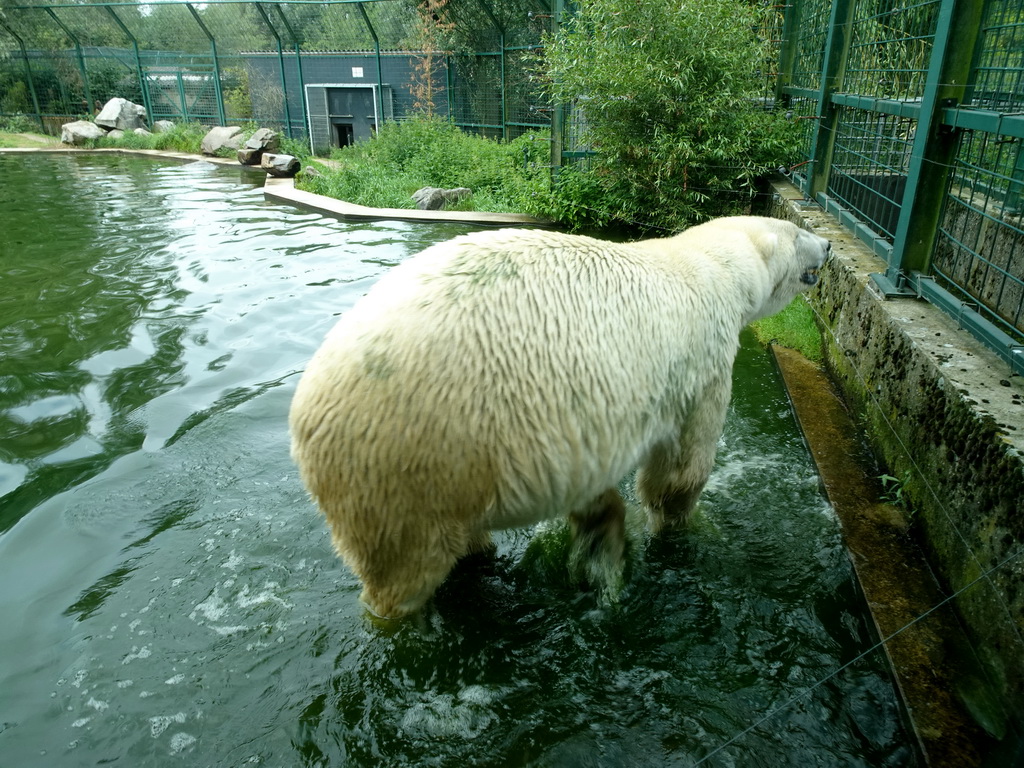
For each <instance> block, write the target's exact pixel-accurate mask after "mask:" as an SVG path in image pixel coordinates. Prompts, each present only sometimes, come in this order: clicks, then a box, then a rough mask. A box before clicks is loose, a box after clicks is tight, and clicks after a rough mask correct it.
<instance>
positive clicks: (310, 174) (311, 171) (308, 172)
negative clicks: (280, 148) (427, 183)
mask: <svg viewBox="0 0 1024 768" xmlns="http://www.w3.org/2000/svg"><path fill="white" fill-rule="evenodd" d="M298 175H299V176H304V177H305V178H307V179H315V178H318V177H320V176H323V174H322V173H320V171H318V170H317V169H316V168H314V167H313V166H312V165H307V166H306V167H305V168H303V169H302V170H301V171H299V173H298ZM1007 386H1009V385H1007Z"/></svg>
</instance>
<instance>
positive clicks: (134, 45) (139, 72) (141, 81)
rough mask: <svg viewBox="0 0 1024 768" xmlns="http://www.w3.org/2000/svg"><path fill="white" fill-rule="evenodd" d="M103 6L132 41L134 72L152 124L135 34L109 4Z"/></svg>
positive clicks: (151, 108) (143, 103)
mask: <svg viewBox="0 0 1024 768" xmlns="http://www.w3.org/2000/svg"><path fill="white" fill-rule="evenodd" d="M103 7H104V9H106V11H107V13H108V14H110V17H111V18H112V19H113V20H114V22H115V23H116V24H117V26H119V27H120V28H121V31H122V32H124V34H125V36H127V38H128V39H129V40H131V41H132V49H133V50H134V51H135V74H136V76H137V77H138V78H139V90H140V91H141V92H142V106H143V107H145V109H146V118H147V119H148V120H150V125H152V124H153V123H152V120H153V105H152V104H151V103H150V99H149V88H148V86H147V84H146V77H145V75H144V74H143V72H142V58H141V57H140V56H139V41H138V40H136V39H135V35H133V34H132V33H131V32H130V31H129V30H128V27H126V26H125V25H124V22H122V21H121V17H120V16H118V15H117V13H115V12H114V9H113V7H111V6H109V5H105V6H103Z"/></svg>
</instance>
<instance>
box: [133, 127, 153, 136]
mask: <svg viewBox="0 0 1024 768" xmlns="http://www.w3.org/2000/svg"><path fill="white" fill-rule="evenodd" d="M132 133H134V134H135V135H136V136H152V135H153V134H152V133H150V132H149V131H147V130H146V129H145V128H136V129H135V130H134V131H132Z"/></svg>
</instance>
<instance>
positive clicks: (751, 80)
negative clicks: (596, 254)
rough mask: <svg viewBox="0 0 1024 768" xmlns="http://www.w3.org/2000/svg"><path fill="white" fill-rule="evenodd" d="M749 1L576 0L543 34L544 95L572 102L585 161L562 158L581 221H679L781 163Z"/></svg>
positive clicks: (744, 189)
mask: <svg viewBox="0 0 1024 768" xmlns="http://www.w3.org/2000/svg"><path fill="white" fill-rule="evenodd" d="M758 13H759V11H758V10H757V9H756V8H753V7H751V5H750V4H749V3H745V2H740V0H675V2H667V0H651V1H650V2H637V0H580V2H579V3H578V6H577V12H576V14H575V15H573V16H572V17H570V18H569V19H567V20H566V22H565V23H564V24H563V25H562V28H561V30H560V31H559V32H558V33H557V34H556V35H554V36H549V38H548V39H547V41H546V43H547V45H546V50H545V58H544V64H543V68H544V71H545V76H546V79H547V81H548V85H549V89H550V91H551V95H552V98H553V99H554V100H555V101H556V102H560V103H563V104H570V105H572V108H573V110H575V112H576V117H577V121H578V124H579V125H580V127H581V131H582V135H583V140H584V142H585V146H589V147H590V148H591V149H593V150H595V151H596V153H597V154H596V157H595V158H594V159H593V160H592V161H591V163H590V164H589V166H586V167H582V168H569V169H563V171H562V172H561V173H562V184H563V187H562V192H563V194H568V195H570V196H571V195H576V196H577V199H576V200H575V201H573V202H574V203H575V204H576V205H577V206H578V205H579V204H580V202H581V201H580V200H579V199H578V197H579V196H580V195H586V196H588V199H589V204H590V209H591V214H590V215H589V216H584V217H582V218H583V219H585V220H586V219H590V220H591V221H590V222H589V223H599V224H600V223H607V222H608V221H610V220H614V219H619V220H626V221H631V222H634V223H644V224H649V225H655V226H658V227H665V228H669V229H678V228H682V227H685V226H688V225H689V224H692V223H694V222H695V221H699V220H702V219H706V218H709V217H711V216H716V215H722V214H727V213H733V212H737V211H739V210H742V208H743V206H744V204H745V203H747V202H748V201H749V198H750V192H751V190H752V185H753V183H754V180H755V179H756V177H758V176H760V175H763V174H764V173H765V172H766V171H767V170H768V169H770V168H773V167H776V166H779V165H782V164H784V163H788V162H789V161H790V160H791V159H792V158H793V157H794V152H795V150H796V147H797V146H798V141H799V139H798V135H797V129H796V128H795V126H794V125H793V123H792V122H791V121H787V120H786V119H785V118H784V117H782V116H781V115H777V114H774V113H772V112H771V111H769V110H767V109H766V108H765V102H764V100H763V99H762V98H761V93H760V92H759V89H760V88H761V87H762V86H763V82H762V81H760V80H758V77H757V72H756V70H757V68H758V66H759V63H760V62H761V61H762V60H763V56H764V52H763V48H762V45H763V44H762V42H761V41H759V40H758V39H757V38H756V36H755V33H754V30H756V29H757V27H758V17H757V14H758Z"/></svg>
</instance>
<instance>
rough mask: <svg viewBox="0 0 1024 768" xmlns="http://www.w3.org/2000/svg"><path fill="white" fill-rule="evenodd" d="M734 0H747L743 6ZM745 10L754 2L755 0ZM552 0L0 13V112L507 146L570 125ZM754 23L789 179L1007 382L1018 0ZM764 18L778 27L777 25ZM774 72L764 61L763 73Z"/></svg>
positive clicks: (825, 8)
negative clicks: (433, 127) (540, 77)
mask: <svg viewBox="0 0 1024 768" xmlns="http://www.w3.org/2000/svg"><path fill="white" fill-rule="evenodd" d="M752 1H755V0H752ZM757 1H759V0H757ZM567 6H568V7H570V8H571V3H569V2H567V0H362V1H361V2H358V1H356V0H326V1H317V2H313V1H310V0H281V2H269V3H268V2H254V1H253V0H212V1H211V2H206V3H193V2H170V3H165V2H157V3H141V2H97V3H89V2H84V3H75V4H61V5H56V4H45V3H44V4H38V5H20V6H18V5H16V6H13V7H11V6H8V7H7V8H6V10H5V12H4V13H3V14H0V114H3V115H13V114H26V115H32V116H33V117H34V118H35V119H37V120H38V121H39V122H40V124H41V125H42V126H43V127H44V128H45V129H47V130H48V131H49V132H51V133H52V132H55V131H56V130H57V129H58V127H59V125H60V124H61V123H63V122H66V121H68V120H70V119H75V118H78V117H81V116H84V115H90V114H92V113H93V112H94V110H95V109H96V106H97V105H98V104H100V103H103V102H104V101H105V100H106V99H108V98H111V97H113V96H122V97H125V98H129V99H132V100H133V101H136V102H138V103H141V104H143V105H144V106H145V107H146V108H147V110H148V112H149V114H150V116H151V118H153V119H160V118H168V119H186V120H197V121H200V122H207V123H220V124H225V123H229V122H237V121H244V120H253V121H255V122H258V123H260V124H263V125H266V126H268V127H275V128H278V129H279V130H281V131H282V132H284V133H285V134H286V135H289V136H291V137H295V138H300V137H301V138H308V139H309V140H310V141H311V143H312V144H313V146H314V147H315V148H316V149H318V150H323V149H327V148H329V147H330V146H338V145H343V144H346V143H349V142H351V141H356V140H359V139H360V138H362V137H365V136H368V135H370V132H371V131H372V130H373V129H374V128H375V127H376V126H377V125H379V124H380V122H381V121H383V120H387V119H391V118H398V119H400V118H402V117H404V116H406V115H409V114H411V113H412V112H416V111H419V112H428V113H431V112H432V113H434V114H438V115H442V116H445V117H449V118H450V119H452V120H453V121H454V122H455V123H456V124H458V125H460V126H462V127H465V128H467V129H470V130H474V131H478V132H482V133H484V134H487V135H491V136H494V137H504V138H510V137H514V136H517V135H519V134H520V133H522V132H523V131H527V130H532V129H535V128H541V129H548V128H552V131H551V137H552V141H553V145H554V146H553V162H554V164H559V163H560V162H562V158H563V157H566V158H572V157H573V156H574V155H578V154H581V153H580V152H579V151H578V150H579V149H580V147H578V146H576V145H575V140H574V139H573V138H572V135H573V130H572V129H573V126H574V122H573V116H572V114H571V113H564V112H563V110H562V109H561V108H560V107H559V108H553V106H552V105H550V104H548V103H546V101H545V98H544V96H543V95H542V93H541V92H540V89H539V88H538V87H536V85H535V81H534V80H533V79H532V78H531V77H530V76H529V70H530V61H531V58H532V57H533V56H534V55H535V53H536V51H537V50H538V49H539V48H540V45H541V41H542V38H543V34H544V32H545V31H548V30H552V29H554V28H555V27H556V25H557V22H558V20H559V17H560V16H561V15H562V14H563V13H565V12H566V8H567ZM770 9H773V10H774V11H775V12H774V13H770V14H767V15H766V18H767V19H768V23H767V24H766V27H765V28H764V29H762V30H759V31H758V32H759V33H760V34H761V35H762V36H763V37H766V38H771V39H772V42H773V43H775V44H777V45H778V46H779V50H780V56H779V61H778V67H775V66H774V64H775V63H774V62H758V63H757V64H756V65H755V66H757V67H758V68H759V70H760V71H761V73H762V75H763V76H764V79H765V82H766V84H767V85H768V87H769V89H770V88H771V86H772V84H773V83H774V93H771V92H766V96H765V98H766V100H772V101H773V102H774V105H775V106H778V105H779V104H784V105H785V106H786V109H787V110H788V113H789V114H790V115H791V116H792V118H793V119H794V120H796V121H798V122H799V123H800V124H802V125H803V126H804V127H805V142H804V157H803V159H802V161H801V162H799V163H797V164H796V165H795V166H794V167H793V168H792V169H791V170H792V175H793V178H794V180H795V181H796V183H797V184H799V186H800V187H801V188H802V190H803V191H804V193H805V194H806V195H807V196H808V198H810V199H812V200H814V201H816V202H819V203H820V204H822V205H823V206H825V207H826V208H827V209H828V210H829V211H831V212H833V213H834V214H835V215H836V216H837V217H838V218H839V219H840V220H841V221H842V222H843V223H844V224H846V225H847V226H848V227H849V228H850V229H852V230H853V231H854V232H855V233H856V234H857V235H858V236H859V237H860V238H861V239H863V240H864V241H865V242H866V243H867V244H868V245H869V246H870V247H871V248H872V250H873V251H874V252H875V253H876V254H877V255H878V256H880V257H881V258H882V259H884V261H885V264H886V267H885V269H884V270H879V273H878V274H876V275H874V276H873V279H874V282H875V285H876V287H877V289H878V291H879V292H880V293H882V294H884V295H887V296H903V295H915V296H917V295H919V296H924V297H926V298H927V299H929V300H930V301H932V302H934V303H936V304H937V305H939V306H941V307H943V308H944V309H946V310H947V311H949V312H951V313H953V314H954V315H955V316H956V317H957V318H958V319H959V321H960V322H961V323H962V324H963V325H964V326H965V327H967V328H968V329H969V330H971V331H972V332H974V333H975V334H976V335H978V336H980V337H981V338H982V339H983V340H985V341H986V342H987V343H989V344H990V345H991V346H992V347H993V348H994V349H996V350H997V351H998V352H999V353H1000V354H1001V355H1003V357H1004V358H1005V359H1006V360H1007V362H1008V364H1009V366H1010V367H1011V369H1012V370H1014V371H1016V372H1019V373H1024V247H1022V246H1024V152H1022V146H1024V0H788V2H787V3H782V4H779V5H773V6H770ZM777 21H778V22H781V29H779V28H776V22H777ZM776 70H777V71H776Z"/></svg>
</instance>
